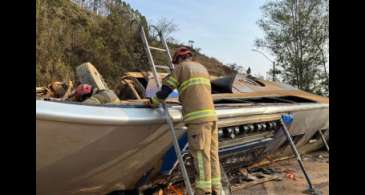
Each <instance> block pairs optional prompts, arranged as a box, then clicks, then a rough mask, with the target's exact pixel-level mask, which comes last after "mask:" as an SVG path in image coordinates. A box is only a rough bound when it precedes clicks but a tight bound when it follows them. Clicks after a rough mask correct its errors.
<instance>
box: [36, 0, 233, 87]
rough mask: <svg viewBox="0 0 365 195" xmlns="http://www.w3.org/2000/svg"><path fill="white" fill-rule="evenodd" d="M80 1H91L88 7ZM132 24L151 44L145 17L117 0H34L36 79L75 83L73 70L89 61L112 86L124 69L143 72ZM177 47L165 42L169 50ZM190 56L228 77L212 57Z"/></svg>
mask: <svg viewBox="0 0 365 195" xmlns="http://www.w3.org/2000/svg"><path fill="white" fill-rule="evenodd" d="M85 2H92V3H93V4H92V5H93V7H87V6H86V4H85ZM133 20H137V21H139V22H140V23H141V24H142V25H143V26H144V27H145V29H146V31H147V33H148V36H149V37H148V38H149V39H150V41H151V42H152V44H153V45H155V44H156V42H157V40H155V38H154V36H152V32H151V29H149V27H148V26H149V24H148V22H147V20H148V19H147V18H146V17H144V16H143V15H142V14H141V13H140V12H139V11H138V10H135V9H133V8H131V7H130V5H128V4H127V3H125V2H123V1H121V0H107V1H102V0H99V1H85V0H82V1H70V0H37V7H36V21H37V25H36V81H37V86H44V85H46V84H48V83H49V82H51V81H55V80H60V81H62V80H68V79H72V80H73V79H74V70H75V67H76V66H78V65H80V64H82V63H84V62H90V63H92V64H93V65H95V66H96V68H97V69H98V70H99V71H100V73H101V74H102V75H103V76H104V78H105V80H106V81H107V82H108V83H109V84H110V85H111V86H115V84H116V83H117V82H118V81H119V78H120V76H121V75H122V74H123V73H125V72H127V71H141V70H148V63H147V62H148V61H147V58H146V55H145V52H144V48H143V45H142V40H141V39H140V35H139V31H138V28H137V26H136V25H134V23H133V22H132V21H133ZM178 46H181V44H179V43H176V42H175V43H169V47H170V49H171V51H173V50H174V48H176V47H178ZM193 51H194V53H195V58H196V59H197V60H198V61H199V62H201V63H202V64H203V65H205V66H206V67H207V69H208V71H209V72H210V73H211V74H212V75H216V76H220V75H224V74H229V73H232V70H231V69H230V68H229V67H228V66H225V65H223V64H222V63H221V62H219V61H218V60H216V59H215V58H212V57H208V56H206V55H204V54H202V53H200V52H199V50H198V49H194V48H193ZM153 54H154V57H155V58H156V64H166V63H167V62H166V59H165V58H164V56H163V55H162V54H159V53H153Z"/></svg>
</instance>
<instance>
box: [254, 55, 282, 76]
mask: <svg viewBox="0 0 365 195" xmlns="http://www.w3.org/2000/svg"><path fill="white" fill-rule="evenodd" d="M252 51H255V52H257V53H260V54H261V55H263V56H264V57H265V58H266V59H267V60H269V61H270V62H271V63H272V81H276V77H275V76H276V75H275V74H276V69H275V61H273V60H271V59H270V58H269V57H267V56H266V55H265V54H264V53H263V52H262V51H259V50H257V49H252Z"/></svg>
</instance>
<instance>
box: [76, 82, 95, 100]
mask: <svg viewBox="0 0 365 195" xmlns="http://www.w3.org/2000/svg"><path fill="white" fill-rule="evenodd" d="M90 93H92V87H91V85H88V84H81V85H79V86H78V87H77V89H76V96H78V97H80V96H83V95H87V94H90Z"/></svg>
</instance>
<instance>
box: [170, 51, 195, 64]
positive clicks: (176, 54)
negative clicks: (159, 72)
mask: <svg viewBox="0 0 365 195" xmlns="http://www.w3.org/2000/svg"><path fill="white" fill-rule="evenodd" d="M187 55H190V56H193V53H191V51H190V50H189V49H188V48H186V47H179V48H177V49H176V51H175V54H174V57H173V58H172V63H174V64H176V63H177V59H179V57H180V56H182V57H185V56H187Z"/></svg>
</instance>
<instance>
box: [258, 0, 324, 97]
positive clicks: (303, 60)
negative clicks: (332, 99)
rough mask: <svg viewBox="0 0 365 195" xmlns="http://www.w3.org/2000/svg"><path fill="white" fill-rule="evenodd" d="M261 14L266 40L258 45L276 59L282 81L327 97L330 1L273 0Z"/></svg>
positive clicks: (264, 7) (261, 23) (259, 23)
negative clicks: (267, 50)
mask: <svg viewBox="0 0 365 195" xmlns="http://www.w3.org/2000/svg"><path fill="white" fill-rule="evenodd" d="M262 11H263V18H262V19H260V20H259V21H258V25H259V27H260V28H261V29H262V30H263V31H264V33H265V37H264V38H263V39H258V40H256V42H255V44H256V46H257V47H262V48H267V49H269V50H270V51H271V52H272V55H273V56H275V59H276V65H277V67H278V74H279V76H280V78H281V80H282V81H283V82H286V83H289V84H291V85H294V86H296V87H298V88H299V89H302V90H305V91H309V92H314V93H318V94H321V95H328V72H327V67H328V1H327V0H310V1H307V0H280V1H270V2H268V3H266V4H265V5H264V6H263V7H262Z"/></svg>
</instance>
